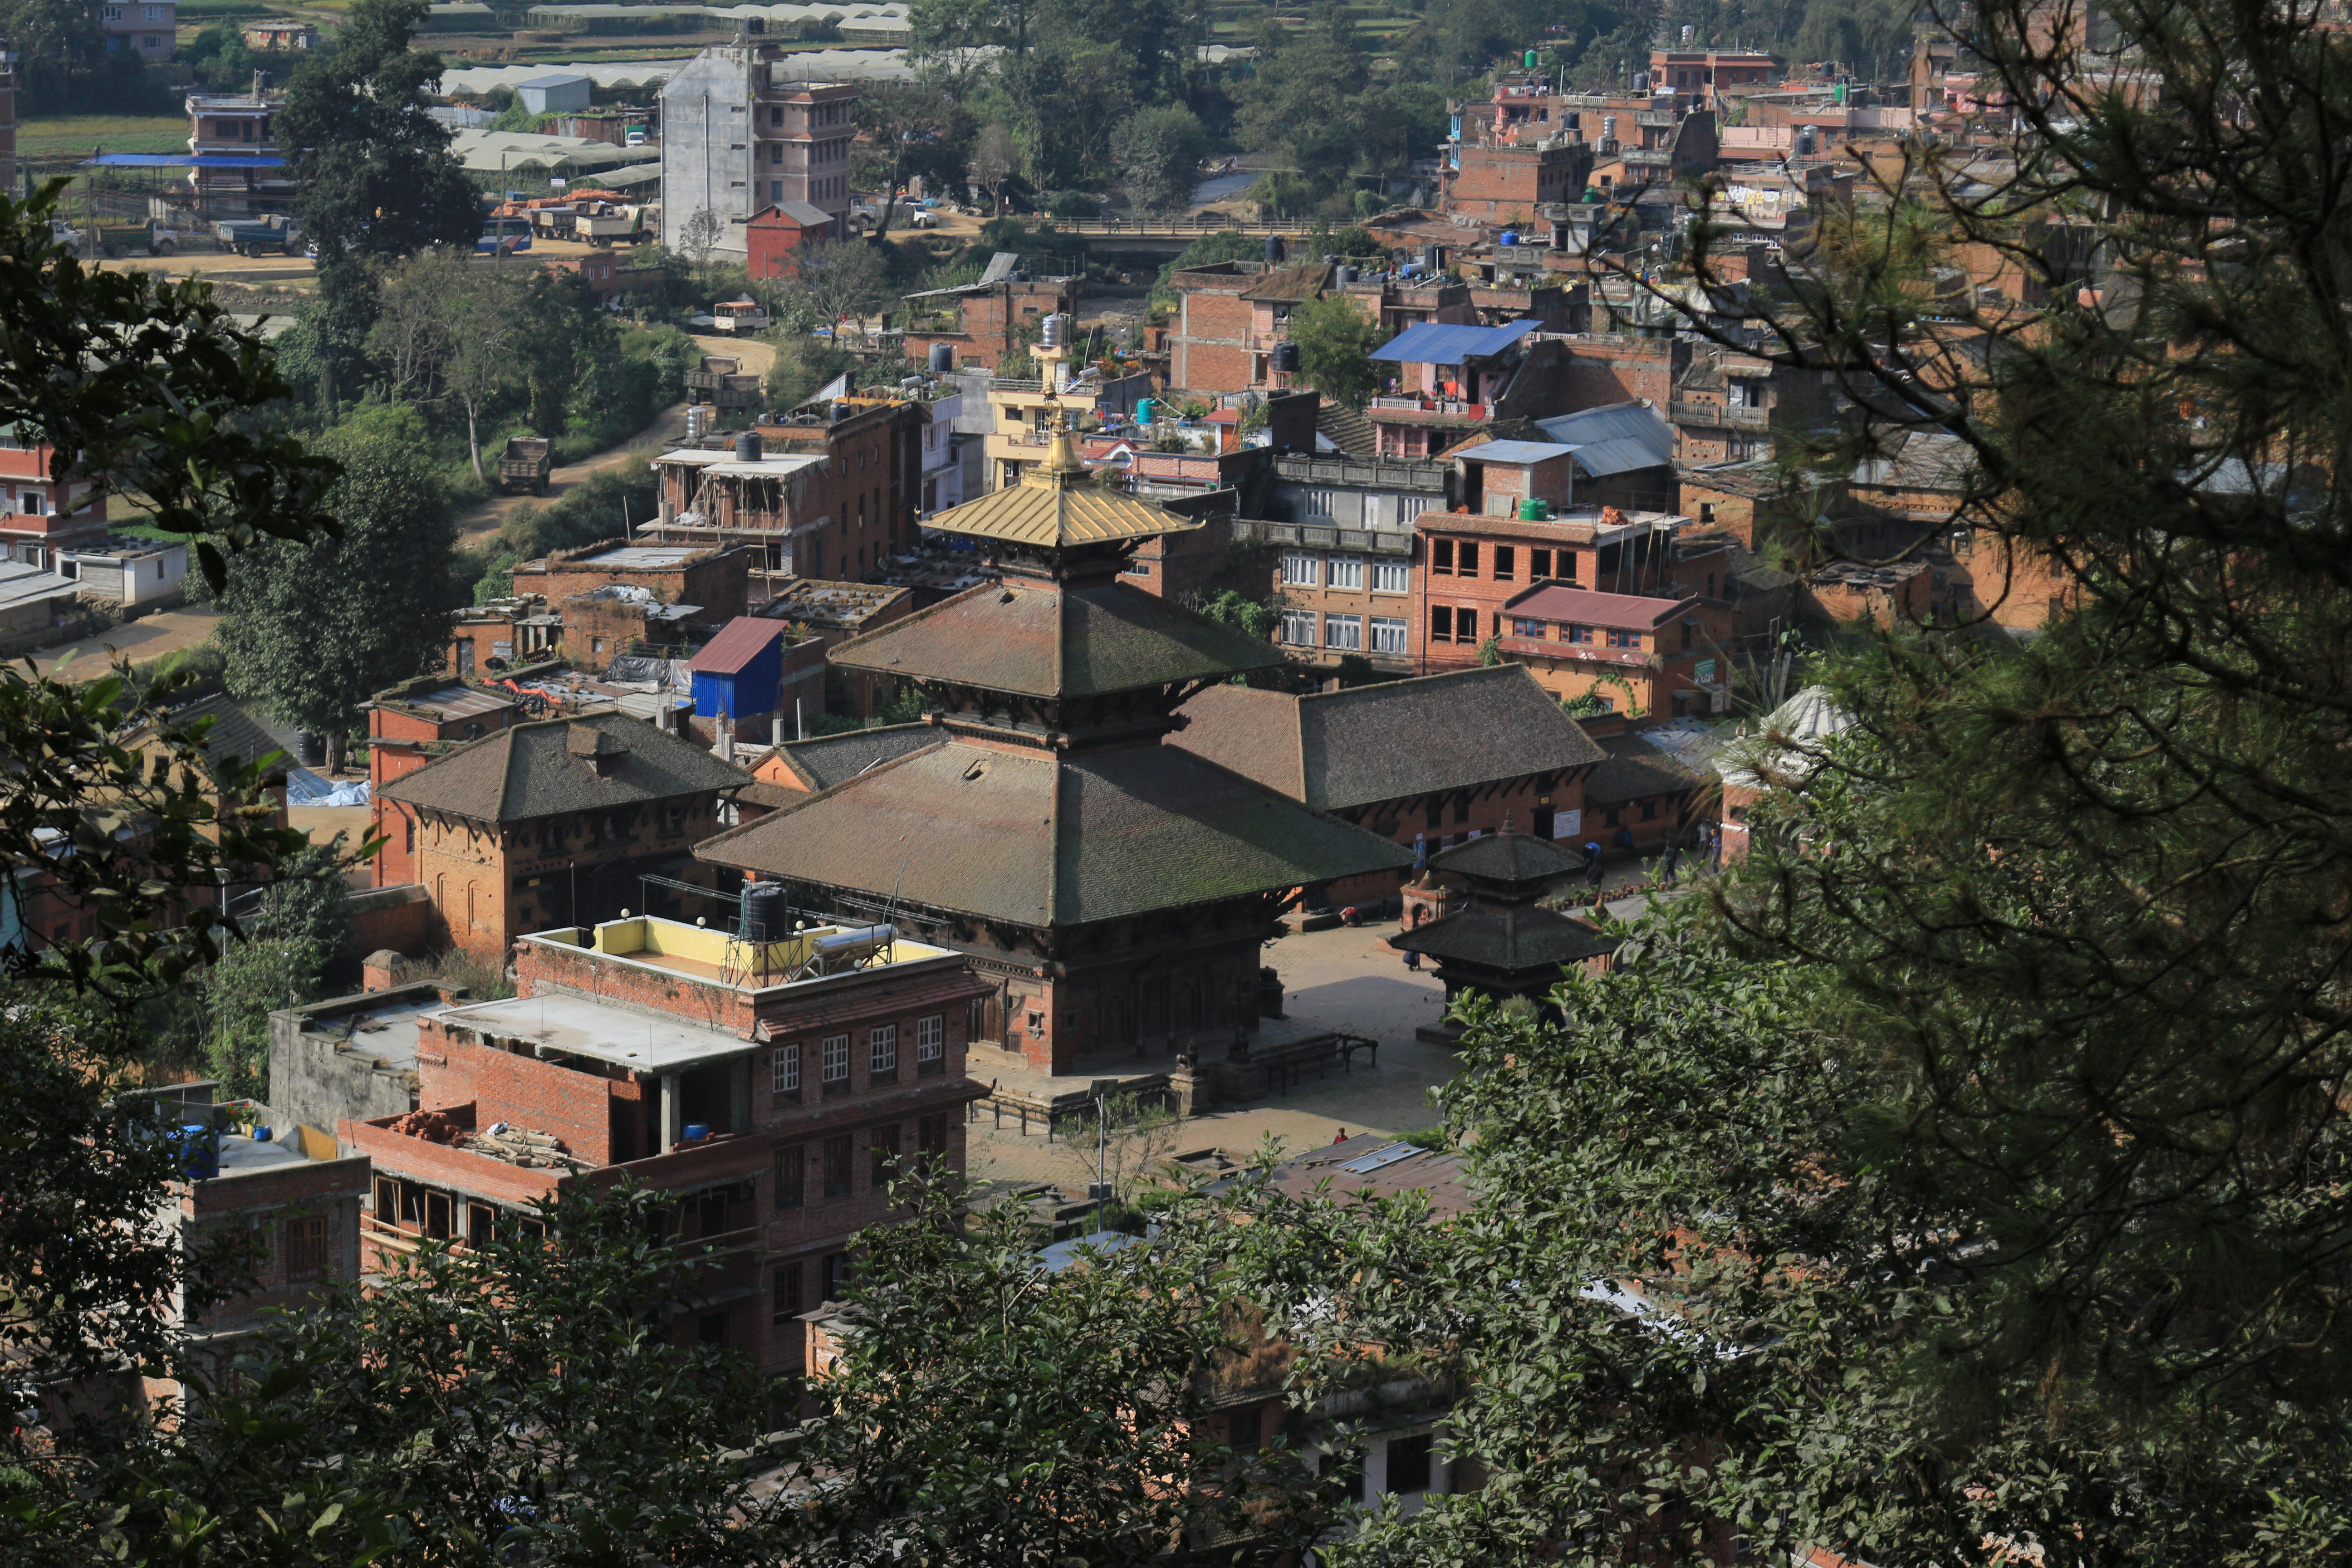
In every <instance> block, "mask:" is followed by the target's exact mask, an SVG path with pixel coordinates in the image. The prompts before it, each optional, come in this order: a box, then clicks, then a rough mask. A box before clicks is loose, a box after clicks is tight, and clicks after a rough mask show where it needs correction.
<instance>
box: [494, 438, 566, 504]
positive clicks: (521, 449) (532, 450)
mask: <svg viewBox="0 0 2352 1568" xmlns="http://www.w3.org/2000/svg"><path fill="white" fill-rule="evenodd" d="M548 451H549V447H548V441H547V437H544V436H510V437H507V449H506V450H505V451H503V452H501V453H499V489H501V490H525V491H528V492H530V494H532V495H535V496H543V495H545V494H546V493H547V476H548V473H549V471H550V469H551V468H552V466H553V465H552V463H551V459H550V458H549V456H548Z"/></svg>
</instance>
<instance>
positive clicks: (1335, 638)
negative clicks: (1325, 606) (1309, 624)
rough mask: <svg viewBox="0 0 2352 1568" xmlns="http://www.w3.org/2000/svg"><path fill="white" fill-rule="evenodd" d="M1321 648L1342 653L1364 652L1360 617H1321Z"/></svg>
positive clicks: (1361, 619) (1362, 627)
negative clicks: (1333, 649) (1334, 649)
mask: <svg viewBox="0 0 2352 1568" xmlns="http://www.w3.org/2000/svg"><path fill="white" fill-rule="evenodd" d="M1323 646H1324V647H1328V648H1338V649H1339V651H1341V652H1342V653H1361V652H1363V651H1364V621H1363V617H1362V616H1324V617H1323Z"/></svg>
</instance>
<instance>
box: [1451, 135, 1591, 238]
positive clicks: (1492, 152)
mask: <svg viewBox="0 0 2352 1568" xmlns="http://www.w3.org/2000/svg"><path fill="white" fill-rule="evenodd" d="M1591 174H1592V148H1591V145H1590V144H1588V143H1586V142H1582V141H1579V140H1577V139H1575V138H1573V137H1570V136H1557V137H1550V138H1547V139H1545V140H1543V141H1540V142H1528V143H1520V142H1499V143H1487V142H1472V143H1467V144H1465V145H1464V146H1462V147H1460V148H1458V149H1457V150H1456V151H1455V153H1454V162H1453V163H1451V164H1450V165H1448V166H1447V167H1446V168H1444V170H1442V171H1441V178H1442V179H1443V181H1444V184H1442V186H1441V187H1440V195H1439V197H1438V206H1439V209H1440V210H1441V211H1443V212H1444V213H1445V214H1446V215H1447V216H1465V217H1471V218H1475V219H1476V220H1477V221H1479V222H1480V223H1484V224H1490V225H1504V224H1514V225H1516V224H1529V225H1532V224H1533V223H1534V222H1535V220H1536V208H1537V206H1538V205H1539V204H1540V205H1551V204H1553V203H1555V202H1572V201H1576V200H1578V199H1579V198H1580V196H1582V195H1583V194H1584V184H1585V182H1586V180H1588V179H1590V178H1591Z"/></svg>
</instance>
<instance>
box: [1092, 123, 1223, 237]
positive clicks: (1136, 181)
mask: <svg viewBox="0 0 2352 1568" xmlns="http://www.w3.org/2000/svg"><path fill="white" fill-rule="evenodd" d="M1207 147H1208V132H1207V131H1206V129H1205V128H1204V127H1203V126H1202V124H1201V117H1200V116H1199V115H1197V114H1195V113H1193V112H1192V110H1189V109H1184V108H1181V107H1178V106H1174V105H1171V106H1168V107H1166V108H1160V109H1144V110H1137V111H1136V112H1135V113H1134V114H1131V115H1129V117H1128V118H1127V119H1126V120H1125V121H1122V122H1121V123H1120V125H1119V127H1118V130H1117V131H1115V132H1112V134H1111V142H1110V150H1111V156H1112V157H1114V158H1116V159H1117V160H1118V168H1119V179H1120V181H1121V182H1122V183H1123V184H1125V185H1126V187H1127V199H1128V200H1129V202H1132V203H1133V204H1134V205H1135V207H1136V210H1137V211H1139V212H1144V213H1164V212H1178V211H1181V210H1182V209H1183V208H1184V207H1185V206H1187V205H1190V204H1191V202H1192V192H1193V189H1194V187H1195V186H1196V185H1197V184H1198V183H1199V181H1200V175H1199V174H1197V173H1195V172H1194V171H1195V168H1196V166H1197V165H1198V164H1199V163H1200V161H1201V154H1202V153H1203V152H1205V151H1206V150H1207Z"/></svg>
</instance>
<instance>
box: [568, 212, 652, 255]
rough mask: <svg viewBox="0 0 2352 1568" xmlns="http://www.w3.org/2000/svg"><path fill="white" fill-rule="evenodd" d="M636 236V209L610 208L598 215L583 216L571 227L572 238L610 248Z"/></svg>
mask: <svg viewBox="0 0 2352 1568" xmlns="http://www.w3.org/2000/svg"><path fill="white" fill-rule="evenodd" d="M636 235H637V209H636V208H635V207H610V208H607V209H606V210H604V212H600V213H589V214H585V215H583V216H582V217H581V218H580V219H579V221H578V222H577V223H576V224H574V225H573V226H572V238H574V239H583V240H586V241H587V242H588V243H589V244H590V245H604V246H610V245H613V244H615V243H626V242H628V241H630V240H633V239H635V237H636Z"/></svg>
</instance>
